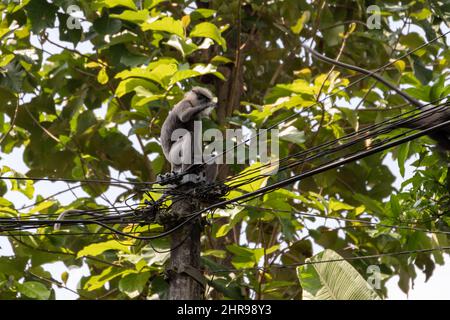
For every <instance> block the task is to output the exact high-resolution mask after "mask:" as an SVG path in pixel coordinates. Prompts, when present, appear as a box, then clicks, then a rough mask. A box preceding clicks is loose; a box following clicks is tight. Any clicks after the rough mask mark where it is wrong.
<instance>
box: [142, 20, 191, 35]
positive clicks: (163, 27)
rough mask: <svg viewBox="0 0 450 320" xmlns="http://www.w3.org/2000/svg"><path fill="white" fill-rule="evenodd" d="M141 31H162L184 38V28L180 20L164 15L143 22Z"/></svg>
mask: <svg viewBox="0 0 450 320" xmlns="http://www.w3.org/2000/svg"><path fill="white" fill-rule="evenodd" d="M141 28H142V31H147V30H153V31H164V32H168V33H171V34H176V35H177V36H179V37H181V38H184V29H183V24H182V22H181V20H175V19H174V18H172V17H164V18H162V19H159V20H155V21H152V22H144V23H143V24H141Z"/></svg>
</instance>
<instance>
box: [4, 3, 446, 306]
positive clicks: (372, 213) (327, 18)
mask: <svg viewBox="0 0 450 320" xmlns="http://www.w3.org/2000/svg"><path fill="white" fill-rule="evenodd" d="M373 4H375V5H378V6H379V8H380V9H381V12H380V14H381V16H380V21H381V25H380V28H375V29H371V28H369V26H368V19H370V18H371V15H372V13H370V12H367V8H368V7H369V6H370V5H373ZM71 5H77V6H78V7H79V8H80V9H81V11H82V15H76V14H75V15H74V17H75V18H74V17H72V16H70V15H69V14H73V12H69V11H70V10H68V8H71V7H70V6H71ZM0 7H1V8H2V16H1V22H0V50H1V56H0V148H1V152H2V153H3V154H9V153H11V152H12V151H13V150H15V148H22V149H23V160H24V162H25V164H26V165H27V166H28V168H29V171H28V172H16V171H14V168H9V167H7V166H5V165H2V164H1V162H0V170H1V175H2V176H18V175H21V174H23V175H26V176H29V177H53V178H73V179H93V178H96V179H110V178H111V177H112V176H114V177H117V173H123V174H124V175H125V176H127V177H128V178H129V179H131V180H133V181H153V180H155V177H156V175H157V174H158V173H160V172H165V171H167V170H168V166H167V164H165V160H164V157H163V155H162V151H161V148H160V145H159V143H158V140H157V139H155V138H157V137H158V136H159V130H160V128H161V124H162V121H163V120H164V119H165V117H166V115H167V113H168V111H169V110H170V108H171V107H172V106H173V105H174V104H175V103H176V102H177V101H179V99H180V98H181V97H182V95H183V94H184V92H185V91H187V90H188V89H189V88H190V87H192V86H194V85H202V86H206V87H208V88H210V89H211V90H212V91H213V92H214V93H215V94H216V95H217V97H218V102H219V108H218V110H217V113H216V114H215V115H214V116H213V119H212V120H213V121H210V122H209V123H208V125H209V126H218V127H219V128H221V129H224V128H236V127H242V126H245V127H247V128H267V127H270V126H271V125H273V124H276V123H278V122H279V121H280V120H282V119H283V118H285V117H287V116H289V115H291V114H293V113H294V112H299V110H301V113H299V115H298V116H296V117H294V118H292V119H291V120H290V121H289V122H287V123H285V124H284V125H283V126H282V127H280V131H281V134H280V137H281V145H280V151H281V154H280V157H285V156H286V155H288V154H294V153H296V152H299V151H302V150H305V149H306V148H310V147H312V146H315V145H319V144H321V143H324V142H326V141H330V140H332V139H335V138H338V137H341V136H342V135H344V134H345V133H349V132H353V131H355V130H358V129H359V128H364V127H365V126H367V125H369V124H373V123H375V122H378V121H381V120H382V119H385V118H388V117H392V116H394V115H398V114H399V113H400V112H401V111H402V110H403V111H405V110H409V109H411V107H409V106H404V102H403V100H401V98H400V97H398V95H395V94H392V92H390V90H389V89H388V88H386V87H385V86H383V85H380V84H378V83H376V82H374V81H373V80H371V79H365V80H363V81H361V82H360V83H358V84H357V85H354V86H349V87H348V88H347V89H346V90H343V91H339V90H340V89H342V88H345V87H346V86H348V85H349V84H350V83H351V82H352V81H354V80H355V79H357V78H358V77H359V76H358V75H357V74H355V73H353V72H349V71H347V70H342V69H337V68H331V66H330V65H327V64H324V63H321V62H317V61H315V60H312V59H311V57H310V56H309V55H307V54H305V52H304V50H303V49H302V48H301V46H300V43H301V42H302V41H305V40H307V43H311V41H313V43H315V44H316V48H317V49H318V51H320V52H322V53H324V54H326V55H327V56H329V57H333V58H336V57H337V58H338V59H340V60H342V61H345V62H348V63H351V64H355V65H359V66H361V67H364V68H366V69H369V70H373V69H376V68H378V67H381V66H383V65H386V64H387V63H389V62H390V61H392V60H393V59H396V58H398V57H402V56H403V55H405V54H406V53H408V52H409V51H411V50H413V49H415V48H417V47H418V46H420V45H422V44H424V43H426V42H427V41H430V40H433V39H434V38H436V37H439V36H441V35H442V34H443V33H444V32H446V30H448V26H447V23H446V19H448V18H449V15H450V2H449V1H444V0H442V1H438V0H430V1H425V0H416V1H403V0H402V1H364V0H353V1H351V0H345V1H341V0H339V1H338V0H329V1H324V0H315V1H307V0H280V1H266V0H255V1H253V0H252V1H244V0H226V1H225V0H217V1H205V0H198V1H161V0H139V1H134V0H95V1H88V0H81V1H75V0H73V1H72V0H54V1H47V0H21V1H2V2H1V3H0ZM72 8H73V7H72ZM76 17H78V18H76ZM78 23H79V24H80V25H81V27H80V28H77V24H78ZM445 39H446V38H445V37H444V38H441V39H439V40H437V41H434V42H432V43H430V44H429V45H427V46H425V47H424V48H422V49H420V50H418V51H416V52H415V53H413V54H411V55H408V56H406V57H404V58H402V59H399V60H398V61H396V62H395V63H394V64H392V65H391V66H390V67H388V68H386V69H385V70H384V71H383V75H384V76H385V77H386V78H388V79H390V80H391V81H392V82H394V83H396V84H398V85H399V86H401V87H402V88H404V89H405V91H407V92H408V93H409V94H411V95H413V96H414V97H416V98H418V99H421V100H422V101H425V102H431V101H434V100H436V99H438V98H441V97H445V96H447V95H448V94H449V93H450V91H449V89H448V86H446V81H448V70H449V65H450V51H449V50H448V46H447V44H446V43H445V42H446V41H445ZM447 39H448V37H447ZM447 42H448V41H447ZM332 93H336V95H335V96H333V97H332V98H330V99H329V100H327V101H325V102H321V98H323V97H324V96H325V95H328V94H332ZM318 101H320V102H319V103H317V102H318ZM391 156H392V157H393V158H394V159H395V160H396V161H397V164H398V168H399V169H400V173H401V175H404V172H405V162H406V161H407V159H410V158H411V157H414V159H415V161H414V162H413V164H412V165H413V166H414V167H415V171H414V174H413V175H412V176H411V177H410V178H409V179H408V180H406V181H404V182H403V184H402V187H401V188H400V189H396V188H395V186H394V181H395V176H394V174H393V173H392V172H391V169H390V168H389V167H388V166H387V164H386V158H388V157H391ZM0 159H1V154H0ZM0 161H1V160H0ZM445 163H446V159H445V156H444V155H442V154H440V153H439V152H436V148H435V146H434V142H433V141H432V140H430V139H429V138H421V139H418V140H416V141H414V142H411V143H407V144H404V145H402V146H400V147H396V148H394V149H391V150H389V151H386V152H384V153H379V154H376V155H373V156H371V157H368V158H365V159H363V160H360V161H358V162H355V163H352V164H349V165H346V166H344V167H341V168H340V169H337V170H332V171H328V172H326V173H323V174H320V175H316V176H314V177H312V178H309V179H305V180H304V181H301V182H300V183H298V184H295V185H294V186H289V187H287V188H285V189H280V190H277V191H274V192H272V193H269V194H267V195H264V196H262V197H259V198H257V199H253V200H251V201H249V202H248V203H247V204H248V205H249V206H248V207H236V208H234V209H233V208H230V209H227V210H221V211H220V214H219V215H218V216H217V217H219V216H220V218H217V219H216V220H215V221H214V222H213V223H212V225H211V226H207V227H206V229H205V231H204V235H205V236H204V237H203V238H202V259H203V262H204V265H205V273H204V275H205V277H206V278H207V279H208V280H209V285H208V290H207V297H208V298H224V297H227V298H238V299H267V298H274V299H301V298H302V296H305V295H304V294H303V293H305V292H302V286H301V281H302V279H303V281H306V282H304V285H303V287H304V288H305V290H307V291H308V295H309V296H311V295H312V296H314V295H315V294H314V292H316V293H317V292H320V294H317V296H322V297H323V296H324V295H325V296H328V295H329V294H330V293H329V292H325V293H324V292H323V290H322V291H317V290H320V289H319V288H316V289H315V290H316V291H315V290H309V289H311V288H312V287H314V286H315V285H316V286H317V283H308V279H311V277H314V276H313V274H316V273H317V272H327V270H316V271H314V270H312V269H311V268H309V267H308V268H306V267H305V268H298V269H297V268H296V265H298V264H301V263H303V262H305V260H306V259H308V258H311V257H312V256H313V255H314V254H315V253H318V252H320V251H322V250H323V249H331V250H334V251H335V252H337V253H333V254H331V256H333V257H334V256H336V255H337V254H339V255H340V256H343V257H354V256H362V255H377V254H381V253H396V252H400V251H405V250H413V251H414V250H418V249H428V248H434V247H445V246H446V245H447V242H448V237H447V235H446V234H439V233H438V234H433V233H426V232H423V231H414V230H410V229H392V228H387V227H381V226H380V227H369V226H367V225H364V224H358V223H354V222H346V221H338V222H336V221H331V220H324V219H322V218H317V217H313V216H302V215H298V214H296V213H295V212H305V213H311V214H313V215H322V216H330V217H346V218H349V219H351V218H359V219H371V218H377V220H374V221H381V222H383V223H385V224H390V225H399V224H404V223H406V222H408V221H409V222H410V221H415V223H414V226H415V227H418V228H423V229H429V230H443V231H449V230H450V228H449V223H450V219H449V218H448V216H447V215H446V214H447V213H448V210H449V209H448V206H449V196H448V192H449V188H448V185H447V182H446V181H447V180H446V177H447V166H446V164H445ZM245 169H246V165H230V166H227V167H224V168H222V172H221V177H222V178H223V177H226V176H227V175H229V174H236V173H239V172H240V171H242V170H245ZM303 170H305V167H304V166H297V167H293V168H291V169H290V170H289V171H287V172H286V171H283V172H280V174H278V175H275V176H271V177H268V178H266V179H262V180H258V181H256V182H254V183H252V184H249V185H247V186H246V187H244V188H243V189H244V190H241V191H234V193H233V195H230V197H231V196H236V194H239V192H241V193H244V192H246V191H247V192H248V191H251V190H255V189H257V188H259V187H261V186H262V185H267V184H271V183H273V182H274V181H280V180H282V179H285V178H286V177H288V176H290V175H291V174H293V173H299V172H301V171H303ZM124 187H125V186H124ZM82 188H83V190H84V191H85V192H86V196H85V197H81V198H78V199H75V200H74V201H73V202H72V203H70V204H67V205H63V204H62V203H60V201H58V197H54V198H51V199H48V200H46V201H42V202H40V203H39V204H37V205H36V206H33V207H31V208H28V209H26V210H21V209H20V207H19V206H17V205H15V204H14V203H12V202H11V201H9V200H8V195H9V194H11V192H21V193H23V194H24V195H25V196H26V197H28V198H29V199H30V200H34V201H37V200H42V196H41V195H40V190H39V188H34V183H33V182H31V181H28V182H26V181H17V182H16V181H0V209H1V211H0V217H1V218H7V217H15V216H17V215H18V214H19V212H25V214H28V213H29V214H35V215H40V214H50V213H53V214H54V213H59V212H62V211H64V210H67V209H86V208H89V209H95V208H102V207H103V206H104V204H101V203H104V202H100V200H102V197H103V198H104V197H105V194H106V195H107V194H108V188H110V186H108V185H104V184H102V185H99V184H83V186H82ZM134 191H135V190H133V189H127V188H126V187H125V189H124V190H123V192H124V193H123V194H122V195H120V196H119V200H123V199H125V198H126V197H128V196H130V195H132V194H133V192H134ZM139 196H142V195H139ZM261 207H265V208H273V209H276V210H274V211H271V210H259V209H258V208H261ZM123 228H124V230H125V231H130V227H129V226H125V227H123ZM127 228H128V229H127ZM154 228H158V226H154ZM69 230H70V231H71V232H98V234H91V235H86V236H75V235H73V236H64V237H63V236H56V235H55V236H51V235H42V236H24V235H20V236H15V235H9V236H8V241H9V242H10V243H11V245H12V247H13V251H14V255H13V256H8V257H6V256H3V257H0V298H2V299H14V298H19V297H21V298H33V299H34V298H39V299H48V298H54V291H53V289H52V286H53V287H54V286H55V284H56V283H58V284H60V285H62V286H64V284H65V282H66V281H67V278H68V277H69V275H68V274H63V276H62V279H53V278H52V275H51V274H50V273H48V272H47V271H45V270H44V269H43V265H45V264H48V263H52V262H56V261H62V262H63V263H64V264H65V265H66V266H81V265H82V264H83V263H85V264H87V266H88V268H89V271H90V275H89V276H86V277H83V278H82V280H81V282H80V284H79V287H78V288H77V292H78V293H79V295H80V297H81V298H88V299H95V298H102V299H103V298H104V299H123V298H132V299H144V298H148V297H152V298H156V297H161V298H164V297H165V292H166V289H167V282H166V280H165V277H164V273H163V271H164V264H165V262H166V261H167V258H168V255H169V253H167V252H163V253H161V252H160V251H161V250H163V251H164V250H165V249H167V246H168V244H167V239H162V240H158V241H153V242H152V243H151V244H150V243H148V242H146V241H138V240H130V239H126V238H123V237H120V239H117V237H116V236H114V235H110V234H103V233H101V232H102V231H104V229H102V228H100V227H99V226H95V225H86V226H76V227H71V228H70V229H69ZM0 232H1V230H0ZM30 232H36V231H30ZM37 232H41V233H46V232H47V233H50V232H52V227H45V228H40V229H38V230H37ZM3 235H5V236H6V235H7V234H6V233H4V234H3ZM118 240H120V241H118ZM158 249H159V250H158ZM325 252H328V255H330V254H329V252H332V251H325ZM319 258H320V257H319ZM319 258H317V257H315V259H319ZM349 262H350V263H351V265H352V266H353V267H354V268H355V269H356V270H357V271H358V272H359V273H360V274H361V275H362V276H363V277H364V278H367V276H368V275H367V273H366V272H367V267H368V266H369V265H378V266H379V267H380V269H381V273H382V283H381V284H382V286H381V288H380V289H379V290H378V291H377V293H378V295H379V296H381V297H383V296H386V294H387V292H386V289H385V287H384V286H383V285H384V283H385V281H387V280H388V279H389V278H391V277H393V276H395V275H399V283H398V284H399V286H400V288H401V289H402V290H403V291H404V292H408V290H409V288H410V287H411V285H412V283H413V281H414V279H415V278H416V273H417V270H420V272H424V273H425V274H426V277H427V278H429V277H431V276H432V274H433V270H434V268H435V264H443V263H444V260H443V252H441V251H433V252H429V253H412V254H406V255H395V254H393V255H390V256H385V257H382V258H373V259H364V260H356V259H355V260H350V261H349ZM274 263H276V264H278V265H284V268H267V269H265V271H264V272H262V271H259V270H256V269H254V267H255V266H270V265H272V264H274ZM346 267H347V264H343V265H340V266H339V268H344V269H345V268H346ZM224 269H233V270H231V271H223V270H224ZM214 270H216V271H214ZM218 270H219V271H218ZM220 270H222V271H220ZM305 274H309V275H310V277H308V276H305ZM299 279H300V280H299ZM305 279H306V280H305ZM340 279H344V280H345V277H343V278H340ZM344 280H343V281H344ZM359 285H361V284H359ZM371 294H372V293H371ZM371 296H372V297H373V295H371ZM331 297H333V296H332V295H331Z"/></svg>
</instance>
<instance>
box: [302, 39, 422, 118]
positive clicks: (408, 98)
mask: <svg viewBox="0 0 450 320" xmlns="http://www.w3.org/2000/svg"><path fill="white" fill-rule="evenodd" d="M302 46H303V48H305V50H306V51H308V52H309V53H311V54H312V55H313V56H314V57H316V58H317V59H319V60H321V61H323V62H326V63H330V64H333V65H335V66H338V67H342V68H345V69H349V70H353V71H356V72H359V73H362V74H365V75H368V76H370V77H372V78H374V79H376V80H378V81H379V82H381V83H382V84H384V85H385V86H387V87H388V88H389V89H391V90H394V91H395V92H396V93H397V94H398V95H400V96H401V97H402V98H403V99H405V100H406V101H407V102H409V103H411V104H412V105H413V106H415V107H416V108H419V109H421V108H422V107H423V106H424V105H423V104H422V103H420V102H419V101H417V100H416V99H414V98H413V97H411V96H410V95H409V94H407V93H405V92H403V91H402V90H400V89H399V88H397V87H396V86H395V85H393V84H392V83H390V82H389V81H387V80H386V79H384V78H383V77H381V76H380V75H379V74H376V73H373V72H370V71H369V70H366V69H364V68H360V67H357V66H354V65H351V64H347V63H344V62H340V61H337V60H334V59H331V58H328V57H326V56H324V55H322V54H320V53H318V52H317V51H316V50H314V49H311V48H310V47H308V46H306V45H304V44H302Z"/></svg>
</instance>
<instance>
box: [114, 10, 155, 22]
mask: <svg viewBox="0 0 450 320" xmlns="http://www.w3.org/2000/svg"><path fill="white" fill-rule="evenodd" d="M109 16H110V17H111V18H117V19H120V20H126V21H131V22H134V23H136V24H141V23H144V22H145V21H147V19H148V18H149V14H148V11H147V10H139V11H132V10H125V11H124V12H122V13H121V14H110V15H109Z"/></svg>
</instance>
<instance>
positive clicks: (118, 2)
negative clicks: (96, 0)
mask: <svg viewBox="0 0 450 320" xmlns="http://www.w3.org/2000/svg"><path fill="white" fill-rule="evenodd" d="M103 4H104V5H105V6H106V7H108V8H114V7H118V6H121V7H127V8H130V9H134V10H137V8H136V4H135V3H134V1H133V0H103Z"/></svg>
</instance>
